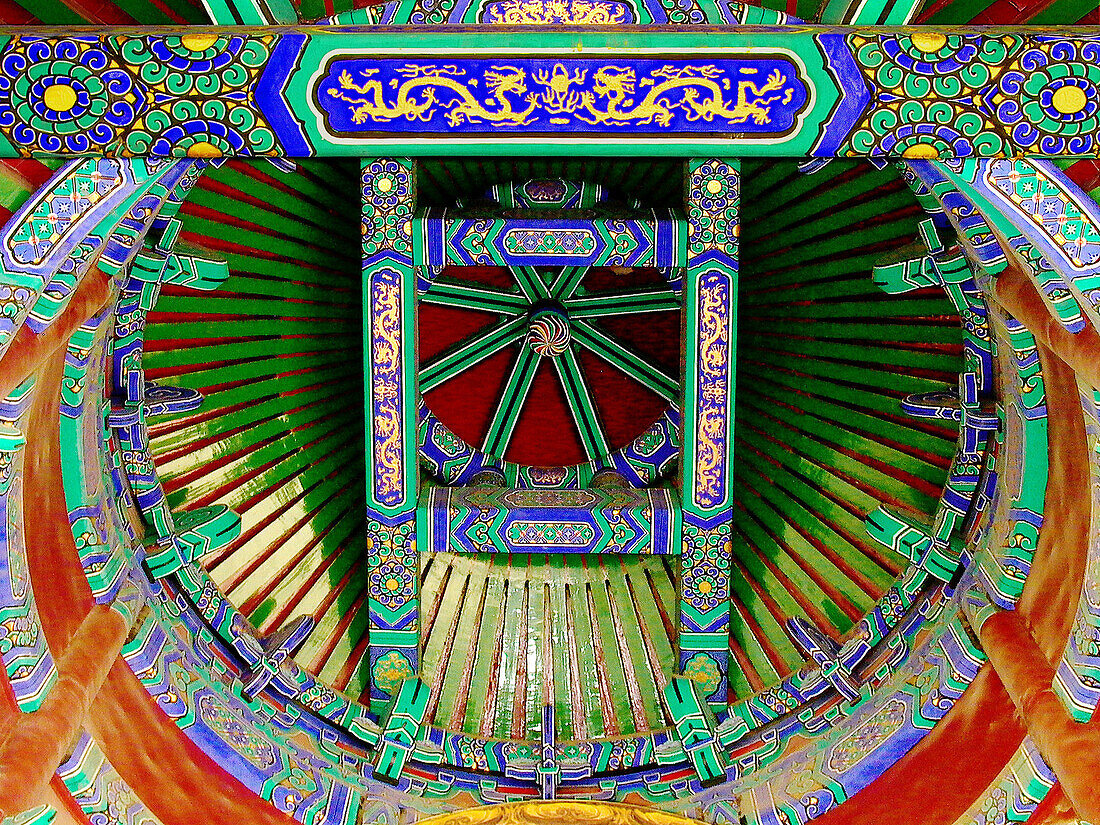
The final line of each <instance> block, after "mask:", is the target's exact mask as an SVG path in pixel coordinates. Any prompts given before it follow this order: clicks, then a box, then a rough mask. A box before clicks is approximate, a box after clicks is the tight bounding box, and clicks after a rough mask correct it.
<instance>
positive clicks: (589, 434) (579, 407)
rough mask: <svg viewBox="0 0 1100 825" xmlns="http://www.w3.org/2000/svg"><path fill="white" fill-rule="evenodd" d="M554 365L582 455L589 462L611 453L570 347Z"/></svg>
mask: <svg viewBox="0 0 1100 825" xmlns="http://www.w3.org/2000/svg"><path fill="white" fill-rule="evenodd" d="M554 368H555V369H557V371H558V378H559V379H560V380H561V386H562V389H564V390H565V399H566V401H567V402H568V403H569V411H570V412H571V413H572V414H573V421H574V423H575V424H576V425H577V432H578V433H580V437H581V443H582V444H583V445H584V453H585V455H586V456H588V459H589V460H590V461H591V460H595V459H597V458H599V457H600V456H605V455H607V454H608V453H609V452H611V446H610V445H609V444H608V443H607V436H606V434H605V433H604V431H603V426H602V425H601V424H600V418H599V414H598V413H597V412H596V405H595V403H594V402H593V400H592V394H591V393H590V392H589V390H588V382H587V381H586V380H585V377H584V372H583V370H582V369H581V365H580V362H579V361H578V360H577V355H576V353H575V352H573V348H572V347H569V348H567V349H566V350H565V352H563V353H562V354H561V355H559V356H558V357H557V358H555V359H554Z"/></svg>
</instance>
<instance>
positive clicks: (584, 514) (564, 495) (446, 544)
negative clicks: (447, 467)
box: [417, 484, 681, 555]
mask: <svg viewBox="0 0 1100 825" xmlns="http://www.w3.org/2000/svg"><path fill="white" fill-rule="evenodd" d="M417 520H418V525H417V541H418V542H419V543H420V547H421V549H423V550H427V551H429V552H436V553H623V554H660V555H674V554H679V553H680V549H681V548H680V506H679V502H677V501H676V498H675V496H674V494H673V492H672V491H671V490H669V489H667V488H662V487H651V488H648V489H636V488H630V487H604V488H600V487H594V488H591V489H588V490H512V489H508V488H505V487H437V486H435V485H431V484H427V485H424V486H423V487H422V488H421V490H420V500H419V503H418V506H417Z"/></svg>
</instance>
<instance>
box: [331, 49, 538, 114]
mask: <svg viewBox="0 0 1100 825" xmlns="http://www.w3.org/2000/svg"><path fill="white" fill-rule="evenodd" d="M377 73H378V70H377V69H364V70H363V71H361V72H360V73H359V74H360V75H362V76H363V78H364V80H365V82H363V83H361V84H360V83H356V82H355V80H354V78H352V76H351V74H349V73H348V72H347V71H344V72H341V73H340V78H339V81H338V83H339V85H340V88H339V89H329V94H330V95H332V96H333V97H336V98H338V99H340V100H343V101H345V102H347V103H350V104H352V105H353V106H354V107H355V108H354V109H352V115H351V119H352V122H353V123H356V124H360V123H365V122H367V120H374V121H375V122H379V123H387V122H389V121H391V120H395V119H397V118H402V117H403V118H405V119H406V120H420V121H423V122H427V121H429V120H430V119H431V118H432V116H433V115H434V113H435V111H436V109H437V108H443V109H447V110H448V112H447V121H448V122H449V123H450V125H451V126H458V125H460V124H462V123H463V122H469V123H478V122H480V121H482V120H485V121H488V122H489V123H494V124H495V123H513V124H516V125H519V126H525V125H526V124H527V123H529V122H530V121H531V119H532V113H533V112H534V111H535V108H536V107H537V106H538V100H537V97H538V96H537V95H535V94H527V83H526V81H527V73H526V72H525V71H524V70H523V69H519V68H516V67H515V66H493V67H492V68H491V69H490V70H489V71H487V72H485V82H486V84H487V86H488V91H489V92H490V93H491V94H492V97H488V98H484V99H482V100H479V99H478V98H477V97H475V96H474V93H473V92H472V91H471V88H474V87H476V85H477V80H476V79H473V80H469V79H468V80H466V81H465V84H464V83H463V81H462V80H461V79H459V78H463V77H464V76H465V74H466V72H465V70H464V69H460V68H458V67H457V66H417V65H412V64H410V65H407V66H403V67H402V68H400V69H398V73H399V74H401V75H402V76H403V77H404V78H405V80H404V81H403V82H401V83H400V85H399V86H398V88H397V98H396V100H394V101H393V102H392V103H388V102H387V101H386V89H385V87H384V86H383V85H382V82H381V81H379V80H375V79H374V78H373V76H374V75H376V74H377ZM442 89H445V90H448V91H450V92H452V93H453V94H454V98H453V99H452V100H440V99H439V96H438V92H439V91H440V90H442ZM352 93H357V94H359V95H361V97H354V96H353V95H352ZM509 94H514V95H519V96H521V97H525V99H526V100H527V104H528V105H527V108H526V109H524V110H522V111H517V110H516V109H514V108H513V104H512V101H511V100H509V99H508V97H507V96H508V95H509ZM487 106H492V107H493V108H491V109H490V108H486V107H487Z"/></svg>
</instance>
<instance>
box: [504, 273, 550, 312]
mask: <svg viewBox="0 0 1100 825" xmlns="http://www.w3.org/2000/svg"><path fill="white" fill-rule="evenodd" d="M508 269H509V270H510V271H511V273H512V277H513V278H515V279H516V283H517V284H519V288H520V289H521V290H523V294H524V295H526V296H527V300H528V302H529V303H532V304H533V303H535V302H537V301H545V300H546V299H547V298H549V297H550V291H549V290H548V289H547V288H546V283H545V282H544V281H543V280H542V276H541V275H539V273H538V270H537V269H535V268H534V267H533V266H510V267H508Z"/></svg>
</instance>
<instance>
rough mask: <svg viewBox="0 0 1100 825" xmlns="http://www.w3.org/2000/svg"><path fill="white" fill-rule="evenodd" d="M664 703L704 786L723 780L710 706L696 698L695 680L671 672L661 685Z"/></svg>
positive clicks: (724, 766)
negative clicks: (665, 681) (667, 679)
mask: <svg viewBox="0 0 1100 825" xmlns="http://www.w3.org/2000/svg"><path fill="white" fill-rule="evenodd" d="M664 697H665V704H666V705H667V707H668V712H669V714H670V715H671V716H672V720H673V725H674V726H675V728H676V737H677V738H678V739H679V740H680V744H681V745H682V746H683V748H684V751H685V753H687V756H688V759H689V760H691V765H692V767H693V768H695V772H696V773H697V774H699V781H700V782H701V783H702V785H703V787H704V788H709V787H711V786H712V785H717V784H719V783H721V782H725V781H726V765H725V760H724V759H723V756H722V751H721V749H720V748H719V747H718V739H717V737H716V735H715V731H716V730H717V724H716V723H715V720H714V715H713V714H712V713H711V711H710V708H709V707H707V706H706V704H705V703H704V702H702V701H701V700H700V699H699V695H698V693H696V687H695V682H694V681H692V680H691V679H685V678H683V677H679V676H674V677H673V678H672V679H670V680H669V682H668V684H667V685H665V689H664Z"/></svg>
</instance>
